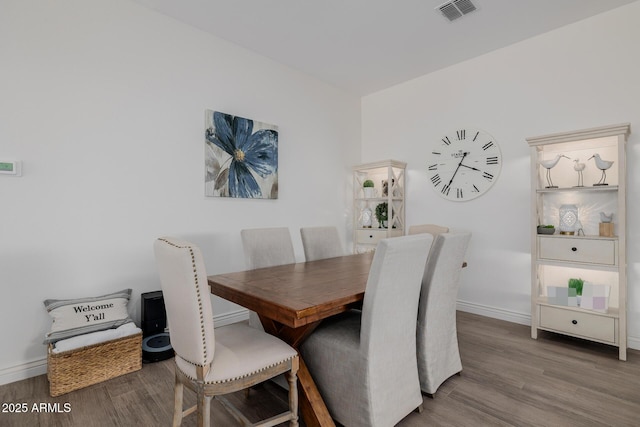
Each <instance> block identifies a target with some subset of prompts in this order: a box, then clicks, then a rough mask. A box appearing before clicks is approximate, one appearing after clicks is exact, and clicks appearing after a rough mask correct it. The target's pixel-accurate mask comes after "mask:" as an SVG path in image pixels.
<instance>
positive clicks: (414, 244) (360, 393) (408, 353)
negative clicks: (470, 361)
mask: <svg viewBox="0 0 640 427" xmlns="http://www.w3.org/2000/svg"><path fill="white" fill-rule="evenodd" d="M432 240H433V237H432V236H431V235H428V234H422V235H419V236H403V237H396V238H391V239H383V240H381V241H380V243H379V244H378V246H377V249H376V252H375V255H374V258H373V262H372V264H371V269H370V271H369V278H368V281H367V287H366V292H365V295H364V303H363V308H362V312H361V313H360V312H358V311H353V310H352V311H349V312H346V313H343V314H341V315H338V316H334V317H332V318H329V319H325V320H324V321H323V322H322V323H321V324H320V325H319V326H318V328H317V329H316V330H315V331H314V332H313V333H312V334H311V335H310V336H309V337H308V338H307V340H306V341H305V342H304V343H303V344H302V347H301V354H302V357H303V359H304V361H305V363H306V365H307V367H308V368H309V371H310V373H311V376H312V377H313V379H314V380H315V382H316V384H317V386H318V389H319V391H320V394H321V395H322V397H323V399H324V401H325V403H326V404H327V408H328V409H329V413H330V414H331V416H332V417H333V418H334V419H335V420H336V421H338V422H339V423H340V424H343V425H345V426H349V427H357V426H365V427H377V426H393V425H395V424H396V423H398V422H399V421H400V420H401V419H403V418H404V417H405V416H407V415H408V414H409V413H411V411H413V410H415V409H418V410H419V411H421V410H422V394H421V393H420V382H419V380H418V368H417V359H416V336H415V333H416V318H417V316H418V299H419V295H420V285H421V280H422V276H423V274H424V266H425V263H426V260H427V254H428V253H429V248H430V247H431V243H432Z"/></svg>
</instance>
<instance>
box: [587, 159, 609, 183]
mask: <svg viewBox="0 0 640 427" xmlns="http://www.w3.org/2000/svg"><path fill="white" fill-rule="evenodd" d="M593 158H595V159H596V166H597V167H598V169H600V170H601V171H602V176H601V177H600V181H598V182H596V183H595V184H593V186H594V187H595V186H597V185H609V184H607V183H606V182H605V181H606V179H607V173H606V172H605V171H606V170H607V169H609V168H610V167H611V165H613V161H612V160H602V158H601V157H600V154H598V153H595V154H594V155H593V156H591V157H589V159H588V160H591V159H593Z"/></svg>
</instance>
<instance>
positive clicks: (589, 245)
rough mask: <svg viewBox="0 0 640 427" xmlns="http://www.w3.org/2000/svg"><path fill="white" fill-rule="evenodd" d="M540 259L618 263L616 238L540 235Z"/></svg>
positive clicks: (606, 263) (605, 263)
mask: <svg viewBox="0 0 640 427" xmlns="http://www.w3.org/2000/svg"><path fill="white" fill-rule="evenodd" d="M538 242H539V245H538V251H539V253H538V256H539V258H540V259H548V260H557V261H570V262H583V263H589V264H604V265H616V242H615V241H614V240H600V239H575V238H571V237H562V238H558V237H542V236H538Z"/></svg>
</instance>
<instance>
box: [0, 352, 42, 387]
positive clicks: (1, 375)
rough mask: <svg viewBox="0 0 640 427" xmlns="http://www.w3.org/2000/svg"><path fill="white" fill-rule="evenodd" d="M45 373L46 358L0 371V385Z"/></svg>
mask: <svg viewBox="0 0 640 427" xmlns="http://www.w3.org/2000/svg"><path fill="white" fill-rule="evenodd" d="M46 373H47V358H46V357H45V358H43V359H37V360H34V361H32V362H27V363H22V364H20V365H16V366H11V367H9V368H5V369H0V385H4V384H9V383H13V382H16V381H21V380H26V379H27V378H31V377H37V376H38V375H43V374H46Z"/></svg>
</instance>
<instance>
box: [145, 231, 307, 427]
mask: <svg viewBox="0 0 640 427" xmlns="http://www.w3.org/2000/svg"><path fill="white" fill-rule="evenodd" d="M154 252H155V258H156V263H157V266H158V272H159V276H160V282H161V286H162V292H163V295H164V302H165V307H166V311H167V321H168V324H169V330H170V333H171V345H172V346H173V349H174V350H175V353H176V355H175V387H174V405H175V406H174V415H173V425H174V426H179V425H180V424H181V423H182V418H183V417H184V416H186V415H189V414H191V413H193V412H197V417H198V426H209V425H210V411H211V409H210V408H211V399H213V398H214V397H215V398H216V400H218V401H220V403H222V405H223V406H224V407H225V408H226V409H227V410H228V411H229V412H230V413H231V414H232V415H233V416H234V417H235V418H236V419H237V420H238V421H239V422H240V423H242V424H243V425H256V426H267V425H268V426H273V425H276V424H280V423H283V422H286V421H289V425H291V426H297V425H298V390H297V384H296V382H297V375H296V374H297V371H298V364H299V359H298V353H297V352H296V350H294V349H293V348H292V347H290V346H289V345H288V344H286V343H284V342H283V341H281V340H280V339H278V338H276V337H274V336H272V335H269V334H267V333H265V332H263V331H260V330H258V329H255V328H252V327H250V326H248V325H246V324H244V323H235V324H231V325H228V326H224V327H219V328H216V329H214V321H213V311H212V308H211V298H210V293H209V286H208V282H207V273H206V270H205V267H204V261H203V258H202V254H201V252H200V249H199V248H198V247H197V246H194V245H193V244H191V243H189V242H185V241H181V240H178V239H174V238H171V237H163V238H159V239H158V240H156V241H155V243H154ZM280 374H286V375H285V376H286V378H287V381H288V384H289V410H288V411H286V412H284V413H282V414H280V415H276V416H274V417H271V418H269V419H267V420H264V421H263V422H261V423H258V424H252V423H251V422H250V421H249V420H248V419H247V418H246V417H245V416H244V415H243V414H242V413H240V411H239V410H238V409H237V408H235V407H234V406H233V405H232V404H231V403H230V402H229V401H228V400H227V399H225V398H224V397H223V395H225V394H228V393H233V392H236V391H239V390H245V389H247V388H248V387H251V386H254V385H256V384H258V383H261V382H264V381H266V380H268V379H271V378H273V377H275V376H277V375H280ZM184 386H187V388H189V389H191V390H193V391H194V392H195V393H196V395H197V404H196V405H195V406H193V407H191V408H189V409H187V410H183V408H182V406H183V391H184Z"/></svg>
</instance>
